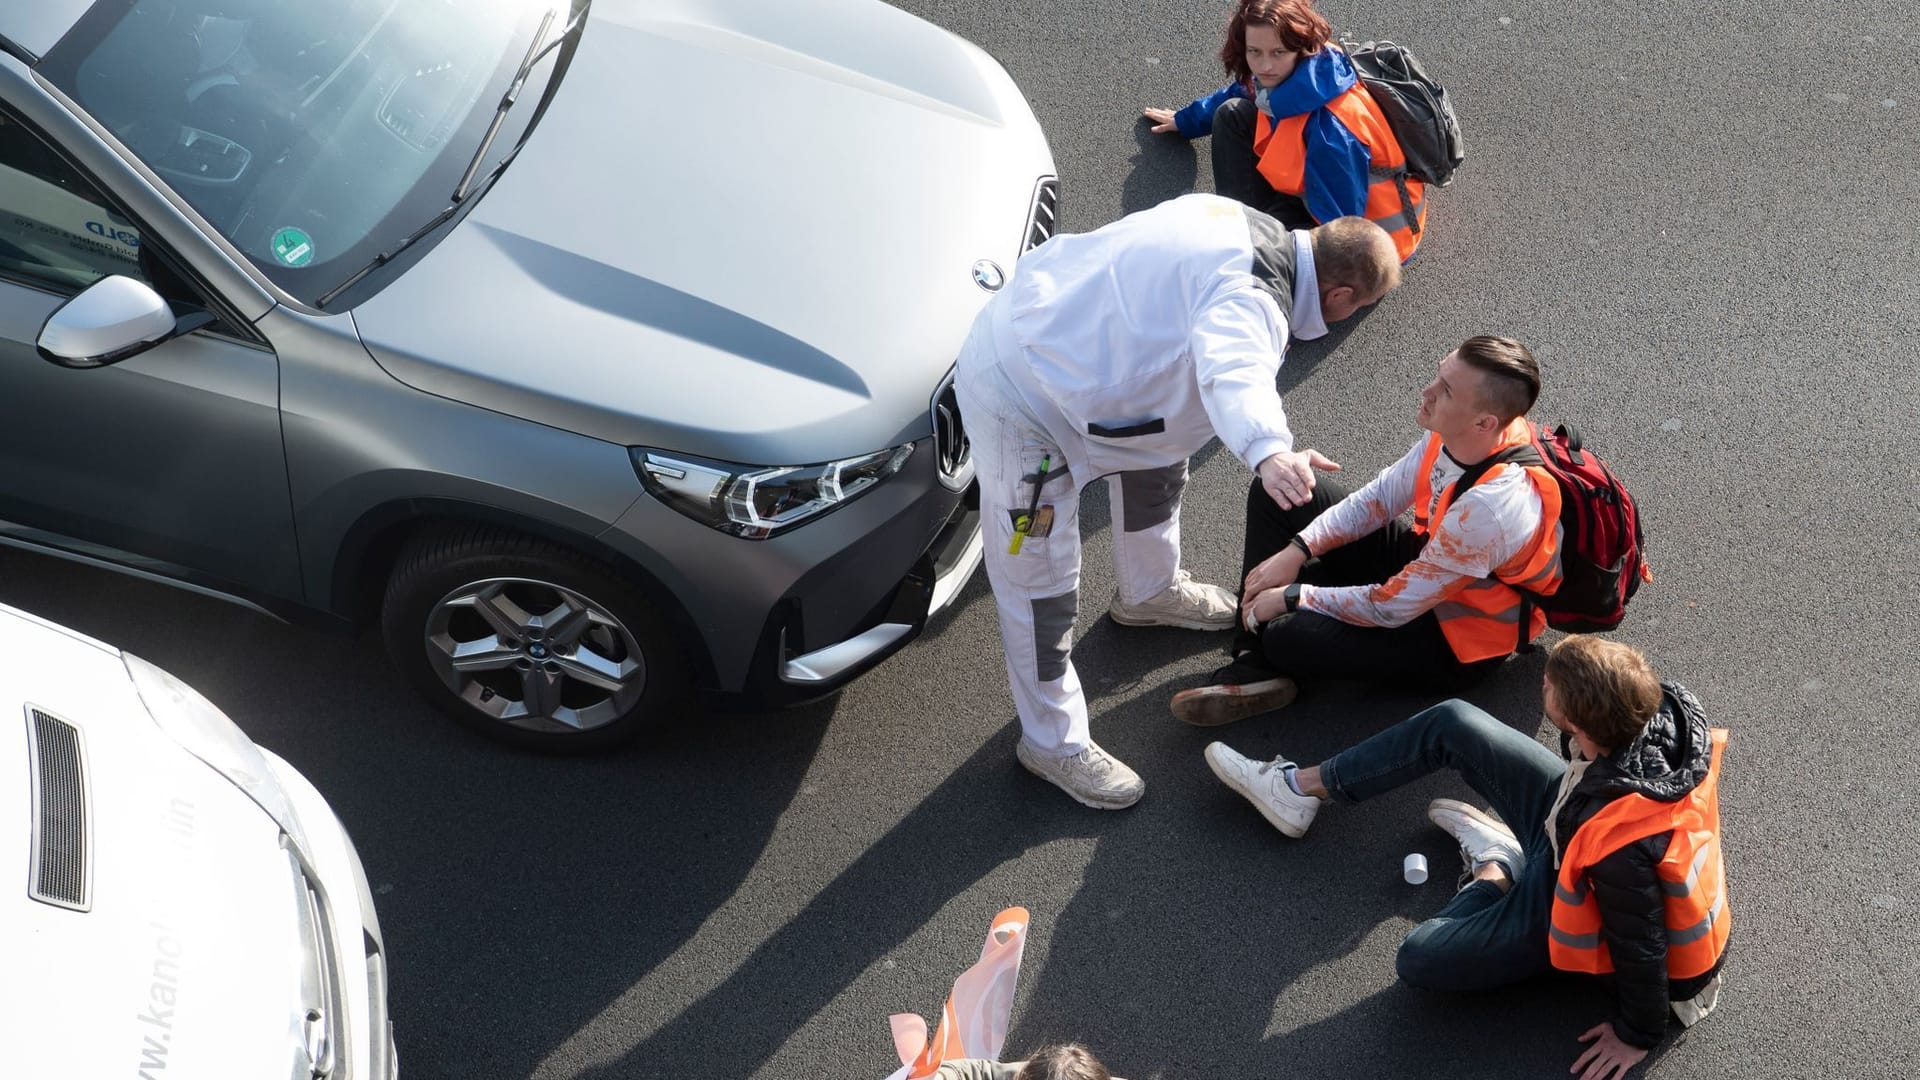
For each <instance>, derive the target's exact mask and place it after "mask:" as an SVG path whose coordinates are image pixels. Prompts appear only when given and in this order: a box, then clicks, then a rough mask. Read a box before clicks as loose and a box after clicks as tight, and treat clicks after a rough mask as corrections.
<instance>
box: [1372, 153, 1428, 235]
mask: <svg viewBox="0 0 1920 1080" xmlns="http://www.w3.org/2000/svg"><path fill="white" fill-rule="evenodd" d="M1407 176H1408V173H1407V170H1406V168H1405V167H1404V166H1403V167H1401V168H1398V169H1385V168H1381V167H1380V166H1378V165H1369V166H1367V179H1369V180H1371V181H1373V182H1374V183H1379V182H1380V181H1382V180H1391V181H1393V187H1394V190H1396V191H1398V192H1399V193H1400V212H1399V213H1397V214H1389V215H1388V216H1386V217H1384V218H1381V219H1380V220H1378V221H1376V222H1374V224H1376V225H1378V226H1380V227H1381V228H1383V229H1385V230H1387V231H1388V232H1392V231H1394V230H1395V229H1398V228H1399V227H1400V226H1402V225H1405V226H1406V227H1407V231H1409V232H1411V233H1413V235H1415V236H1419V235H1420V208H1419V207H1418V206H1416V205H1414V201H1413V195H1412V193H1411V192H1409V191H1408V190H1407Z"/></svg>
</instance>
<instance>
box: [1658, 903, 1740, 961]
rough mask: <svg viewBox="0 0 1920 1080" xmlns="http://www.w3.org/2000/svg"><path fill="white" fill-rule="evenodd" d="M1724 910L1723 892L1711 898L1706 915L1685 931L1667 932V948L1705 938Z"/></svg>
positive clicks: (1725, 905)
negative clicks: (1711, 902)
mask: <svg viewBox="0 0 1920 1080" xmlns="http://www.w3.org/2000/svg"><path fill="white" fill-rule="evenodd" d="M1726 910H1727V894H1726V893H1724V892H1723V893H1721V894H1720V895H1719V896H1716V897H1714V898H1713V906H1712V907H1710V908H1708V909H1707V914H1706V915H1705V917H1703V918H1702V919H1701V920H1700V921H1699V922H1697V923H1694V924H1693V925H1692V926H1689V927H1687V928H1686V929H1685V930H1669V931H1667V948H1669V949H1671V948H1673V947H1674V946H1676V945H1691V944H1693V943H1694V942H1696V941H1699V940H1700V939H1701V938H1703V937H1706V936H1707V935H1708V934H1709V933H1711V932H1712V931H1713V924H1714V923H1715V922H1716V921H1718V920H1719V918H1720V916H1721V914H1722V913H1724V912H1725V911H1726Z"/></svg>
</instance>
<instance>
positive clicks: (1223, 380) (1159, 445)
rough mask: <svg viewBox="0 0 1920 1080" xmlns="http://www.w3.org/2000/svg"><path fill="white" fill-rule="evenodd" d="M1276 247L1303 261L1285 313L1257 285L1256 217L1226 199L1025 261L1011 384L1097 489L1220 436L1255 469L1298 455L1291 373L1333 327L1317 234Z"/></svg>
mask: <svg viewBox="0 0 1920 1080" xmlns="http://www.w3.org/2000/svg"><path fill="white" fill-rule="evenodd" d="M1274 236H1275V237H1276V238H1278V242H1279V243H1283V244H1284V243H1289V242H1290V243H1291V244H1292V246H1293V250H1292V256H1293V266H1294V270H1293V282H1292V289H1291V293H1292V295H1291V296H1290V297H1288V298H1287V299H1288V302H1289V306H1288V310H1286V311H1284V312H1283V311H1282V310H1281V308H1280V304H1279V302H1278V301H1277V300H1276V297H1275V293H1274V290H1273V288H1272V285H1271V281H1272V279H1271V278H1265V279H1263V278H1262V277H1261V276H1260V275H1259V273H1258V271H1257V267H1256V251H1255V244H1256V241H1255V239H1254V236H1253V233H1252V230H1251V229H1250V226H1249V224H1248V219H1247V212H1246V209H1245V208H1244V207H1243V206H1242V205H1241V204H1240V203H1238V202H1235V201H1234V200H1232V199H1225V198H1221V197H1219V196H1216V195H1187V196H1183V197H1181V198H1178V199H1174V200H1171V201H1169V202H1165V203H1162V204H1160V205H1159V206H1156V207H1153V208H1152V209H1149V210H1143V211H1140V212H1138V213H1135V214H1130V215H1128V216H1127V217H1124V218H1121V219H1120V220H1119V221H1116V222H1113V223H1112V224H1110V225H1107V226H1104V227H1103V228H1100V229H1097V230H1095V231H1094V232H1091V233H1085V234H1078V235H1065V236H1059V237H1055V238H1054V239H1053V240H1050V241H1048V242H1047V243H1046V244H1044V245H1042V246H1041V247H1040V248H1038V249H1036V250H1035V251H1033V252H1032V253H1030V254H1028V255H1027V256H1026V257H1025V258H1023V259H1021V261H1020V263H1019V265H1018V267H1017V268H1016V270H1015V273H1014V276H1013V280H1012V281H1010V282H1009V283H1008V285H1007V287H1006V289H1005V290H1003V292H1002V294H1001V295H1000V296H998V297H996V298H995V299H994V301H993V303H994V304H995V305H996V306H1000V307H1001V311H1000V312H998V313H996V314H997V315H998V316H999V318H1000V319H1001V320H1003V322H1002V325H1003V326H1004V327H1005V328H1006V331H1007V332H1008V333H1009V334H1010V336H1011V338H1012V339H1013V342H1014V343H1016V344H1017V345H1018V346H1019V348H1020V350H1021V352H1022V353H1023V354H1024V362H1022V363H1017V364H1008V365H1006V368H1007V375H1008V377H1009V379H1010V380H1011V381H1012V382H1013V383H1014V385H1015V386H1016V387H1018V388H1019V390H1020V392H1021V393H1022V394H1023V395H1024V396H1025V397H1026V398H1027V399H1028V400H1029V402H1030V403H1032V404H1033V405H1034V406H1035V414H1036V415H1037V416H1041V417H1043V418H1049V419H1050V420H1051V421H1052V422H1050V423H1049V427H1055V426H1057V427H1058V428H1060V430H1058V431H1056V432H1055V435H1056V438H1058V439H1060V440H1061V442H1062V446H1063V449H1065V450H1066V452H1067V454H1068V457H1069V459H1070V460H1072V459H1074V458H1075V457H1076V456H1077V457H1079V458H1080V459H1082V460H1084V461H1085V463H1086V464H1087V465H1088V466H1089V467H1090V468H1091V475H1095V476H1097V475H1103V474H1106V473H1111V472H1121V471H1126V470H1130V469H1147V468H1158V467H1162V466H1166V465H1171V464H1174V463H1176V462H1178V461H1181V460H1184V459H1185V458H1187V457H1188V456H1190V455H1191V454H1193V453H1194V452H1195V451H1197V450H1199V449H1200V448H1201V447H1202V446H1204V445H1206V442H1207V440H1208V439H1210V438H1212V437H1213V436H1214V435H1215V434H1218V435H1219V437H1220V441H1221V442H1223V443H1225V444H1226V446H1227V448H1228V449H1229V450H1231V451H1233V453H1234V455H1235V456H1236V457H1238V458H1240V459H1241V460H1242V461H1244V462H1246V463H1247V466H1248V467H1249V468H1254V467H1257V466H1258V465H1259V463H1260V462H1261V461H1262V460H1264V459H1266V458H1267V457H1268V456H1270V455H1272V454H1275V453H1279V452H1282V451H1286V450H1291V449H1292V448H1293V433H1292V432H1291V431H1290V430H1289V429H1288V427H1287V416H1286V411H1285V409H1284V408H1283V407H1282V405H1281V402H1280V393H1279V391H1278V389H1277V388H1276V385H1275V384H1276V381H1277V379H1278V376H1279V372H1280V364H1281V361H1282V358H1283V357H1284V356H1285V354H1286V349H1287V345H1288V342H1289V341H1290V339H1291V338H1292V337H1294V336H1299V337H1303V338H1313V337H1319V336H1321V335H1323V334H1325V333H1326V323H1325V321H1324V320H1323V318H1322V316H1321V313H1320V289H1319V283H1318V279H1317V278H1316V276H1315V274H1314V268H1313V250H1312V244H1311V243H1310V242H1309V239H1308V236H1307V234H1306V233H1305V232H1293V233H1291V234H1286V233H1275V234H1274ZM1049 414H1057V415H1054V416H1052V417H1049ZM1076 451H1078V453H1077V454H1076ZM1077 464H1078V462H1076V465H1077Z"/></svg>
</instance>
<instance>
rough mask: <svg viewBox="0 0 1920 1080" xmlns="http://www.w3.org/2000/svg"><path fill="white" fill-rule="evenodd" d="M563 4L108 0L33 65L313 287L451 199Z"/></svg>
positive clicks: (255, 258)
mask: <svg viewBox="0 0 1920 1080" xmlns="http://www.w3.org/2000/svg"><path fill="white" fill-rule="evenodd" d="M570 6H582V5H581V4H579V3H575V4H572V5H570V4H569V2H568V0H102V2H101V3H99V4H97V5H95V7H94V8H93V9H92V10H90V11H89V12H88V13H87V15H86V16H85V17H84V18H82V19H81V20H80V22H79V23H78V24H77V25H76V26H75V27H74V28H73V30H72V31H71V32H69V33H68V34H67V35H66V36H65V37H64V38H62V39H61V41H60V42H59V44H58V45H57V46H55V48H54V49H53V50H52V51H51V52H49V53H48V54H47V56H46V58H45V60H44V61H43V62H42V63H41V64H40V66H39V68H38V71H39V74H40V75H41V76H42V77H44V78H45V79H47V80H48V81H49V82H51V83H52V84H54V85H55V86H57V87H59V88H60V89H61V90H62V91H64V92H65V93H66V94H67V95H68V96H69V97H71V98H73V99H74V100H75V101H76V102H78V103H79V105H80V106H81V107H82V108H84V109H85V110H86V111H87V112H88V113H89V114H90V115H92V116H93V117H94V119H96V120H98V121H99V122H100V123H101V124H103V125H104V126H105V127H107V128H108V129H109V130H110V131H112V133H113V134H114V136H115V137H116V138H117V139H119V140H120V142H121V143H123V144H124V145H125V146H127V147H128V148H129V149H130V150H131V151H132V152H133V153H134V154H135V155H136V156H138V157H139V158H140V160H141V161H142V162H144V163H145V164H146V165H147V166H148V167H149V168H151V169H152V170H153V171H154V172H155V173H156V174H158V176H159V177H160V179H161V180H163V181H164V182H165V183H166V184H167V185H168V186H169V187H170V188H172V189H173V190H174V192H176V193H177V194H178V195H179V196H180V197H181V198H182V199H185V200H186V201H187V202H188V203H189V204H191V205H192V206H193V208H194V209H195V210H197V211H199V213H200V215H201V216H202V217H203V218H205V219H206V220H207V221H208V222H209V223H211V224H212V225H213V227H214V228H215V229H217V230H218V231H219V232H220V234H221V235H222V236H224V237H226V239H227V240H228V241H229V242H231V243H232V244H233V246H234V247H235V248H237V249H239V251H240V252H241V254H243V255H245V256H246V258H247V259H248V260H249V261H251V262H252V263H253V265H254V266H256V267H258V268H259V270H260V271H261V272H262V273H264V274H265V275H266V276H267V277H268V278H270V279H272V281H273V282H274V283H275V284H277V285H279V286H280V288H282V289H284V290H285V291H286V292H287V293H288V294H290V295H292V296H294V297H296V298H298V299H300V300H302V301H304V302H306V303H308V304H314V303H315V301H316V300H317V299H318V298H320V297H322V296H323V295H325V294H327V293H328V292H329V291H330V290H333V289H335V288H336V287H337V286H339V285H341V284H342V283H343V282H346V281H348V280H349V279H350V278H352V277H353V275H355V274H356V273H357V272H359V271H360V270H361V269H362V268H363V267H366V266H367V265H368V264H369V263H371V262H374V261H375V260H376V258H377V257H378V256H380V255H382V254H383V253H387V252H391V251H392V250H393V249H395V248H396V247H397V246H398V245H399V244H400V242H401V241H402V239H403V238H406V237H408V236H409V234H411V233H413V232H415V231H416V230H418V229H420V228H421V227H422V225H423V224H425V223H427V222H430V221H432V220H433V219H434V218H435V216H436V215H437V214H440V213H441V212H442V210H443V209H444V208H446V207H447V206H448V205H449V204H450V203H451V201H452V195H453V193H454V191H455V189H456V188H457V187H459V186H460V183H461V179H462V177H463V176H464V175H466V174H467V173H468V171H469V170H468V166H469V164H470V163H471V162H472V159H473V157H474V154H475V153H476V152H477V151H478V150H479V148H480V147H481V145H482V143H483V142H484V141H485V139H486V136H487V133H488V129H489V126H490V125H491V124H492V122H493V120H494V116H495V112H496V103H497V102H498V101H499V99H500V98H501V96H502V94H503V92H504V91H505V90H506V88H507V86H508V85H509V83H510V81H511V80H512V78H513V76H514V74H515V72H516V70H517V69H518V67H519V66H520V64H521V62H522V60H523V59H524V58H526V57H527V56H528V55H529V50H530V49H531V48H532V46H533V44H534V41H535V38H536V35H539V34H541V33H543V32H544V33H546V34H547V36H548V37H551V36H552V34H553V32H554V31H553V29H552V28H553V27H554V26H555V25H556V22H558V23H564V22H565V21H566V20H567V18H568V10H567V9H568V8H569V7H570ZM550 13H551V14H552V15H553V17H552V18H549V15H550ZM562 62H564V61H562ZM543 69H544V70H542V71H541V72H540V73H539V74H537V75H535V76H534V78H533V79H530V80H529V82H528V85H527V87H526V93H525V94H523V95H522V98H523V99H533V100H523V102H522V104H520V105H519V107H518V108H517V109H515V110H513V112H512V114H511V115H510V116H509V117H508V120H507V122H506V125H505V127H504V129H503V130H501V131H500V132H499V135H498V138H497V139H496V140H495V141H494V142H493V143H492V144H491V146H490V147H489V149H488V152H487V156H486V160H484V161H481V162H479V163H477V165H478V166H479V167H480V169H481V170H482V171H483V174H484V170H485V169H486V168H487V167H489V166H491V165H492V164H494V163H497V162H498V161H499V160H501V159H502V158H503V157H504V156H505V155H506V154H508V153H510V152H511V151H512V148H513V147H514V146H515V145H516V144H517V142H518V141H519V139H520V138H521V137H522V135H523V134H524V133H525V131H526V129H527V128H528V126H530V125H531V124H532V122H533V119H534V118H535V117H536V116H537V115H538V112H539V106H538V105H537V104H536V103H535V102H536V101H537V100H544V96H545V91H546V90H547V89H549V86H548V84H549V82H550V81H551V80H552V79H553V78H557V77H558V76H557V72H558V70H559V66H558V65H556V64H553V63H551V62H549V63H547V64H544V65H543ZM426 246H427V245H420V246H419V247H418V248H416V249H415V252H416V254H417V253H418V252H419V251H424V250H425V248H426ZM370 284H371V283H370ZM355 291H356V292H357V291H360V290H359V289H356V290H355Z"/></svg>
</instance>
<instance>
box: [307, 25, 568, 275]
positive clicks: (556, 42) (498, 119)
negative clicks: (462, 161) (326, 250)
mask: <svg viewBox="0 0 1920 1080" xmlns="http://www.w3.org/2000/svg"><path fill="white" fill-rule="evenodd" d="M586 18H587V9H586V8H585V7H582V8H581V9H580V11H579V13H578V14H576V15H574V17H573V19H572V20H571V21H570V22H568V23H567V26H566V29H564V30H562V31H560V34H559V36H557V37H555V38H554V39H553V40H552V41H547V40H546V38H547V27H549V26H552V25H553V11H552V9H548V11H547V13H546V15H545V16H543V17H542V18H541V20H540V28H539V29H538V30H536V31H534V34H533V42H532V44H530V45H528V46H527V55H526V56H525V57H524V58H522V59H521V61H520V66H519V67H518V68H517V69H515V71H514V73H513V81H512V82H509V83H508V84H507V91H506V93H504V94H502V95H500V103H499V104H498V105H496V106H495V107H494V110H493V120H492V121H491V122H490V123H488V124H487V134H486V136H485V137H484V138H482V139H481V140H480V149H478V150H476V151H474V153H473V160H472V161H469V162H468V163H467V168H466V172H465V173H464V174H463V175H462V176H461V177H460V185H459V186H458V187H456V188H454V189H453V199H452V201H450V202H448V203H447V205H446V206H445V207H444V208H442V209H441V211H440V212H439V213H437V214H435V215H433V217H431V218H428V219H427V223H426V224H425V225H422V226H420V227H419V228H417V229H415V230H413V231H412V232H410V233H408V234H407V235H405V236H403V237H401V238H400V242H399V243H397V244H395V245H393V246H392V247H390V248H388V249H387V250H385V251H383V252H381V253H380V254H378V255H375V256H374V257H373V259H372V261H370V262H368V263H367V265H365V266H363V267H361V268H360V269H358V270H356V271H354V272H353V276H351V277H349V278H347V279H346V280H345V281H342V282H341V283H340V284H338V285H335V286H334V287H333V288H331V289H328V290H327V291H326V292H324V293H321V294H320V298H319V299H318V300H315V301H314V303H313V306H315V307H318V308H324V307H326V306H327V305H328V304H330V303H332V302H333V299H334V298H335V297H337V296H339V295H340V294H341V293H343V292H346V291H347V290H348V289H350V288H352V287H354V286H355V285H358V284H359V283H360V282H361V281H362V280H363V279H364V278H365V277H366V276H367V275H368V274H371V273H373V272H374V271H375V270H378V269H380V268H381V267H383V266H385V265H387V264H388V263H390V262H392V261H393V260H394V259H395V258H396V257H397V256H398V255H399V254H400V253H401V252H403V251H405V250H407V248H408V247H409V246H411V245H412V244H414V243H415V242H416V241H418V240H419V239H420V238H421V237H423V236H426V235H427V234H428V233H430V232H432V231H433V230H435V229H437V228H439V227H440V226H442V225H444V224H446V223H447V219H449V218H451V217H453V215H455V214H457V213H459V212H460V208H461V207H462V206H464V205H465V204H466V201H467V199H468V198H470V197H471V196H472V195H473V193H474V192H475V191H477V190H478V189H480V188H482V187H485V186H486V185H487V184H489V183H491V182H492V181H493V178H494V177H496V176H499V175H500V173H501V172H503V171H504V170H505V169H506V167H507V165H508V163H509V162H511V161H512V160H513V159H514V157H515V156H516V155H518V154H519V153H520V147H522V146H524V145H526V141H527V136H528V135H531V134H532V133H533V128H532V126H531V125H529V126H528V128H527V130H526V131H524V132H522V133H521V135H520V141H519V142H518V143H515V144H514V147H513V149H512V150H510V151H508V152H507V153H506V155H505V156H504V157H502V158H501V159H500V160H499V162H498V163H496V164H495V165H494V167H493V168H491V169H488V170H487V171H486V174H485V175H483V176H480V177H478V178H475V176H474V173H475V172H476V171H478V170H479V168H480V163H481V162H482V161H484V160H486V157H487V151H488V150H489V149H491V148H492V146H493V140H494V139H495V138H496V137H497V136H498V135H499V134H500V125H501V124H502V123H503V122H504V121H505V120H506V118H507V111H508V110H509V109H511V108H513V105H514V102H516V101H518V100H519V98H520V89H521V87H523V86H525V85H526V82H527V76H528V75H530V74H532V72H533V67H534V65H535V64H538V63H539V62H540V60H541V58H542V57H544V56H546V55H547V54H548V53H550V52H552V51H553V50H555V49H557V48H559V47H560V46H561V45H562V44H563V43H564V42H565V41H566V40H567V39H568V38H570V37H572V36H573V35H574V34H575V33H577V32H578V31H579V29H580V25H581V24H582V23H584V22H585V21H586ZM543 43H544V44H543Z"/></svg>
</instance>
